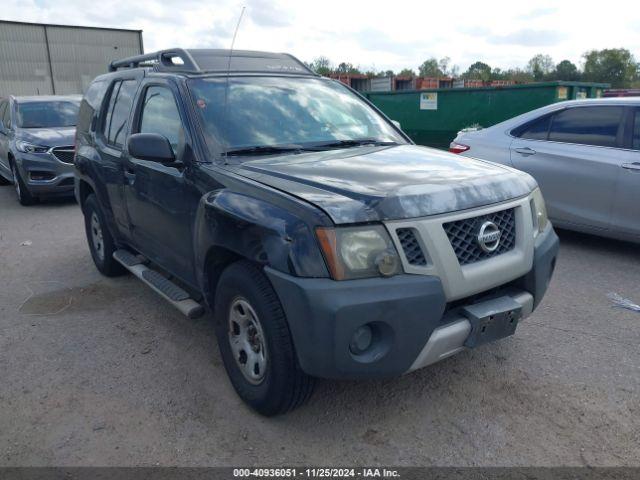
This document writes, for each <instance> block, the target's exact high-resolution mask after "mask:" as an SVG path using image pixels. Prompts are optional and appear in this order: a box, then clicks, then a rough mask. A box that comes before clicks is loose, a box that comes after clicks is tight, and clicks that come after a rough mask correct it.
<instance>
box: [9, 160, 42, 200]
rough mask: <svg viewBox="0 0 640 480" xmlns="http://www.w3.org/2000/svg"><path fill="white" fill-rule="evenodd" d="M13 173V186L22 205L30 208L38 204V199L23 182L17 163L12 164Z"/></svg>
mask: <svg viewBox="0 0 640 480" xmlns="http://www.w3.org/2000/svg"><path fill="white" fill-rule="evenodd" d="M11 172H12V173H13V185H14V187H15V190H16V196H17V197H18V202H20V205H23V206H25V207H28V206H30V205H33V204H35V203H37V202H38V198H37V197H34V196H33V195H31V192H30V191H29V188H28V187H27V186H26V185H25V183H24V182H23V181H22V177H21V176H20V172H19V171H18V167H16V164H15V162H11Z"/></svg>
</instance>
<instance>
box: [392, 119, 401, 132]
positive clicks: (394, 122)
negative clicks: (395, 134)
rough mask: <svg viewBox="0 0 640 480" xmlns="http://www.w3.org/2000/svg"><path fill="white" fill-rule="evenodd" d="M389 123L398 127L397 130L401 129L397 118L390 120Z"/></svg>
mask: <svg viewBox="0 0 640 480" xmlns="http://www.w3.org/2000/svg"><path fill="white" fill-rule="evenodd" d="M391 123H393V124H394V125H395V126H396V128H398V129H399V130H402V127H401V126H400V122H399V121H397V120H391Z"/></svg>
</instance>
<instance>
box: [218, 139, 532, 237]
mask: <svg viewBox="0 0 640 480" xmlns="http://www.w3.org/2000/svg"><path fill="white" fill-rule="evenodd" d="M229 168H231V169H233V170H234V171H235V172H236V173H238V174H240V175H244V176H246V177H250V178H252V179H254V180H256V181H259V182H261V183H264V184H266V185H269V186H271V187H274V188H277V189H279V190H282V191H285V192H287V193H290V194H292V195H295V196H297V197H299V198H302V199H304V200H306V201H308V202H311V203H313V204H314V205H316V206H318V207H319V208H321V209H322V210H324V211H325V212H326V213H327V214H328V215H329V216H330V217H331V219H332V220H333V222H334V223H336V224H344V223H357V222H370V221H382V220H398V219H406V218H413V217H424V216H428V215H437V214H441V213H447V212H454V211H458V210H464V209H468V208H475V207H480V206H484V205H489V204H492V203H497V202H503V201H507V200H511V199H513V198H517V197H521V196H524V195H527V194H529V193H530V192H531V191H532V190H533V189H534V188H535V187H536V182H535V180H533V178H532V177H531V176H530V175H528V174H526V173H524V172H520V171H518V170H515V169H512V168H510V167H506V166H504V165H498V164H494V163H490V162H486V161H483V160H476V159H472V158H468V157H461V156H458V155H454V154H450V153H448V152H443V151H440V150H435V149H432V148H427V147H420V146H416V145H397V146H391V147H373V146H371V147H369V146H366V147H355V148H350V149H341V150H330V151H325V152H312V153H302V154H298V155H283V156H277V157H273V156H271V157H268V158H260V159H258V160H249V161H245V162H244V163H242V164H240V165H235V166H230V167H229Z"/></svg>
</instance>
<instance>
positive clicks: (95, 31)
mask: <svg viewBox="0 0 640 480" xmlns="http://www.w3.org/2000/svg"><path fill="white" fill-rule="evenodd" d="M141 53H143V45H142V30H124V29H116V28H96V27H79V26H65V25H49V24H42V23H23V22H9V21H5V20H0V96H6V95H49V94H59V95H64V94H73V93H83V92H84V91H85V89H86V88H87V86H88V85H89V83H90V82H91V80H93V78H95V77H96V76H97V75H100V74H101V73H105V72H106V71H107V67H108V65H109V62H111V61H112V60H114V59H117V58H123V57H129V56H131V55H138V54H141Z"/></svg>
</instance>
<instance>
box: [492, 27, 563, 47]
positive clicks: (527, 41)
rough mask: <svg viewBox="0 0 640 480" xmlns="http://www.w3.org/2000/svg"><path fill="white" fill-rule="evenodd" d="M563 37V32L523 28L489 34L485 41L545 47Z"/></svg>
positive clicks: (498, 43) (554, 43)
mask: <svg viewBox="0 0 640 480" xmlns="http://www.w3.org/2000/svg"><path fill="white" fill-rule="evenodd" d="M564 38H566V35H565V34H564V33H560V32H557V31H555V30H531V29H528V28H525V29H523V30H518V31H516V32H513V33H508V34H506V35H491V36H489V37H487V41H488V42H489V43H493V44H496V45H522V46H525V47H545V46H551V45H556V44H558V43H559V42H560V41H561V40H563V39H564Z"/></svg>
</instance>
